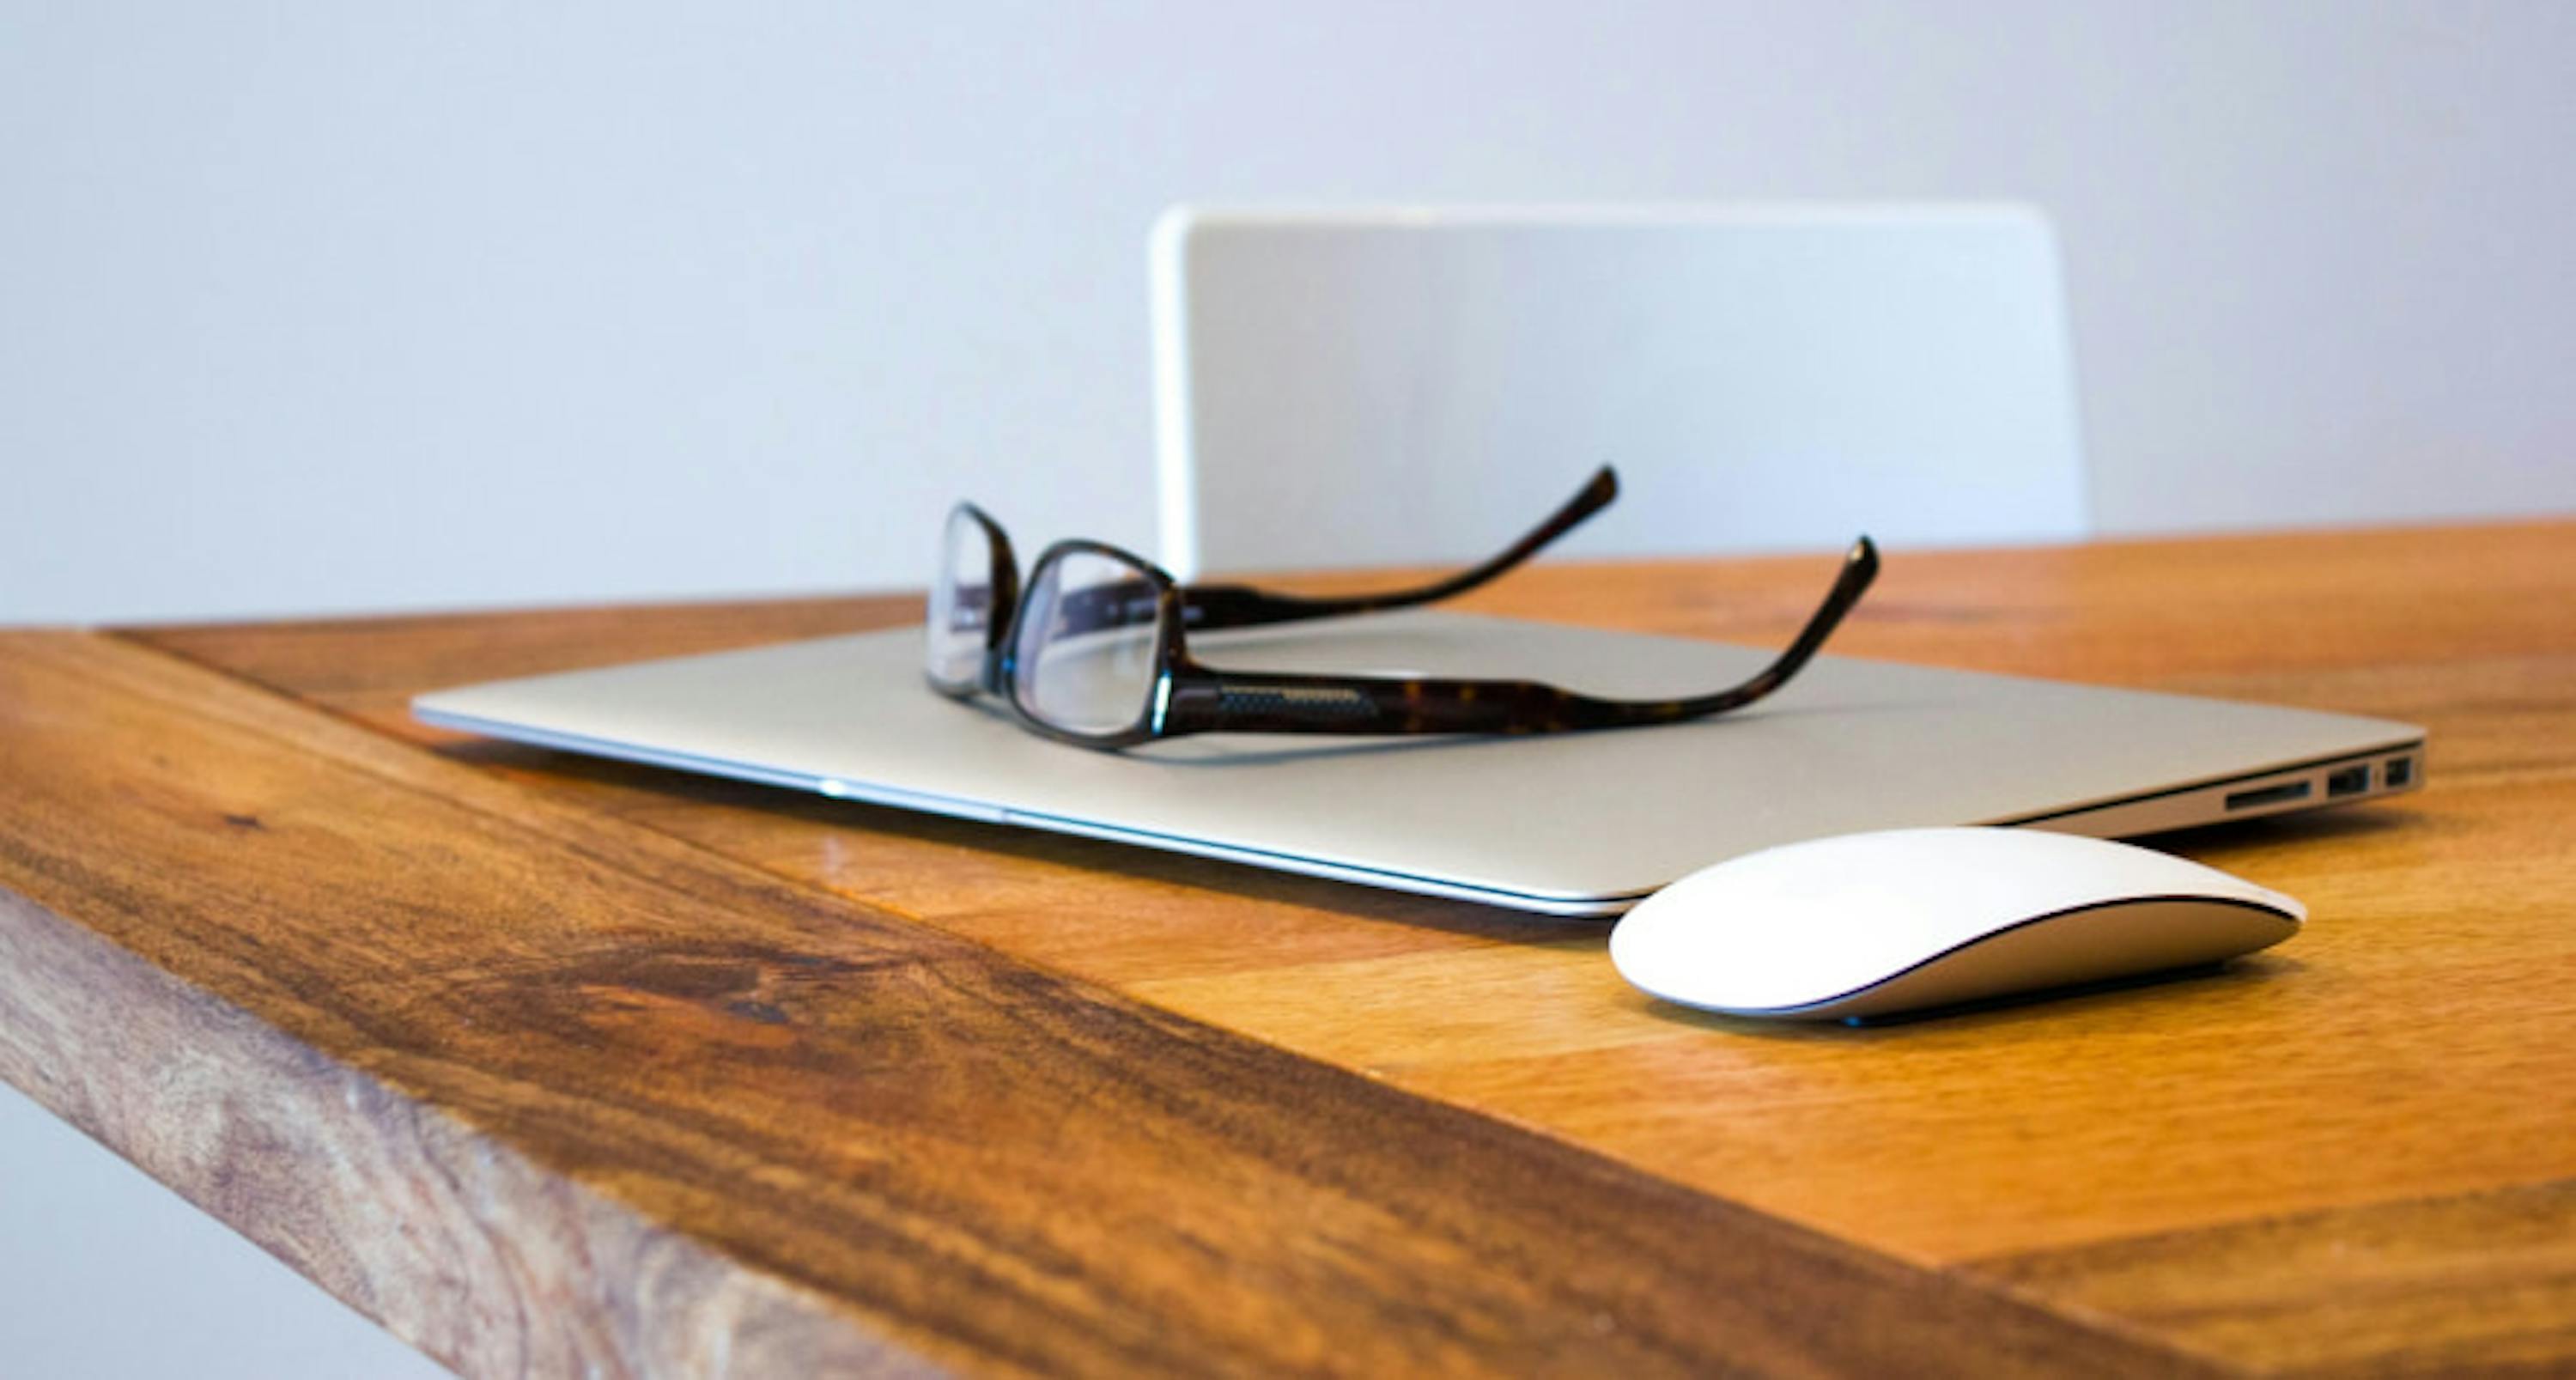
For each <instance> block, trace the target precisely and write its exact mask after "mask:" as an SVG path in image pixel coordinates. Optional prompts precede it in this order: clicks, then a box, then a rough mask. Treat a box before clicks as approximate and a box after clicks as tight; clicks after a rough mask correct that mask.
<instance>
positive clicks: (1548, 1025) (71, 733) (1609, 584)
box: [0, 522, 2576, 1375]
mask: <svg viewBox="0 0 2576 1380" xmlns="http://www.w3.org/2000/svg"><path fill="white" fill-rule="evenodd" d="M1820 578H1821V567H1820V566H1819V565H1818V564H1817V562H1816V561H1814V560H1802V561H1772V560H1765V561H1743V562H1729V563H1705V564H1672V565H1655V566H1592V567H1555V568H1546V569H1541V570H1538V571H1534V572H1531V573H1527V574H1524V575H1519V576H1515V577H1514V578H1513V579H1511V580H1510V581H1508V582H1506V584H1505V585H1504V587H1502V588H1500V589H1497V590H1494V591H1492V592H1491V593H1489V594H1488V595H1486V596H1484V597H1482V598H1480V599H1478V600H1476V601H1474V606H1476V607H1482V608H1486V609H1490V610H1498V611H1507V612H1513V613H1519V614H1524V615H1529V616H1534V617H1540V618H1554V619H1564V620H1579V621H1588V622H1600V623H1612V624H1619V625H1623V626H1629V627H1637V628H1647V629H1656V630H1662V631H1670V632H1680V633H1687V634H1694V635H1705V636H1710V637H1719V638H1733V639H1741V640H1746V641H1753V642H1764V643H1769V642H1776V641H1778V640H1779V639H1781V638H1783V637H1784V636H1785V635H1786V633H1787V632H1788V630H1789V629H1790V628H1791V627H1792V625H1793V624H1794V623H1795V622H1796V620H1797V619H1798V618H1799V617H1800V616H1801V615H1802V614H1803V613H1804V612H1805V611H1806V608H1807V601H1808V600H1809V599H1810V598H1812V597H1813V594H1814V587H1815V586H1816V584H1817V583H1818V581H1819V579H1820ZM1312 583H1314V584H1316V585H1318V586H1319V587H1321V586H1324V585H1327V584H1329V583H1331V582H1326V581H1316V582H1312ZM912 616H914V609H913V605H912V603H911V601H909V600H905V599H893V598H886V599H850V600H823V601H808V602H795V603H765V604H753V605H736V606H722V607H679V608H652V609H614V610H593V611H579V612H569V613H547V614H525V615H506V616H489V617H454V618H423V619H387V620H377V621H365V622H339V623H303V624H277V625H266V626H251V627H228V628H187V629H145V630H136V631H126V632H107V633H83V632H26V633H18V634H11V635H8V636H6V637H5V638H0V1077H6V1078H7V1079H8V1080H9V1081H10V1082H12V1083H15V1084H16V1085H18V1086H19V1087H21V1088H23V1089H25V1090H26V1091H28V1092H29V1093H30V1094H32V1095H33V1096H35V1097H36V1098H37V1099H38V1100H40V1101H42V1102H43V1103H45V1104H46V1105H47V1106H49V1107H51V1108H53V1109H54V1110H55V1111H56V1112H57V1113H59V1114H61V1115H62V1116H64V1117H66V1118H68V1119H70V1120H71V1121H73V1122H75V1123H76V1124H78V1125H79V1126H81V1127H82V1128H84V1129H85V1130H87V1131H88V1132H89V1133H90V1134H91V1135H93V1136H95V1137H97V1138H98V1139H100V1140H101V1141H103V1142H105V1143H106V1144H107V1145H109V1146H111V1147H112V1148H114V1149H115V1150H116V1151H118V1152H119V1153H121V1154H123V1155H125V1156H126V1157H128V1158H129V1159H131V1160H133V1161H134V1162H136V1163H137V1164H139V1165H141V1166H142V1167H144V1168H145V1169H147V1170H149V1171H150V1172H151V1173H153V1174H154V1175H156V1176H157V1177H159V1178H161V1179H162V1180H164V1181H165V1182H167V1183H169V1184H171V1185H173V1186H174V1187H176V1188H177V1189H178V1190H179V1191H180V1192H182V1193H184V1194H186V1195H187V1196H188V1197H189V1198H191V1199H192V1200H194V1201H195V1202H197V1203H198V1204H200V1205H202V1206H203V1207H205V1208H206V1209H207V1210H208V1211H210V1212H213V1213H215V1214H216V1215H218V1216H219V1217H221V1218H223V1219H224V1220H226V1221H228V1222H230V1223H232V1224H233V1225H234V1226H236V1227H238V1228H239V1229H240V1230H242V1231H243V1232H245V1233H247V1234H248V1235H250V1236H251V1237H253V1238H254V1239H256V1240H258V1241H259V1242H261V1243H262V1244H263V1245H265V1246H266V1247H268V1248H269V1249H270V1250H272V1251H274V1252H276V1253H277V1254H278V1255H280V1256H282V1257H283V1258H285V1259H286V1260H287V1261H289V1262H290V1263H291V1264H293V1265H294V1266H295V1267H296V1268H297V1269H299V1270H301V1271H303V1272H304V1273H305V1274H307V1275H309V1276H311V1277H312V1278H314V1279H315V1280H318V1281H320V1282H321V1283H322V1284H323V1285H325V1286H326V1287H328V1288H330V1289H331V1290H332V1291H334V1292H335V1293H337V1294H339V1295H340V1296H341V1297H343V1298H345V1299H347V1300H349V1301H350V1302H351V1303H353V1304H355V1305H356V1306H357V1307H359V1308H361V1309H363V1310H364V1311H366V1312H367V1313H369V1314H370V1315H372V1316H374V1317H376V1318H379V1319H381V1320H383V1321H384V1322H385V1324H386V1325H387V1326H389V1327H391V1328H392V1329H393V1330H394V1331H396V1332H397V1333H399V1334H401V1335H402V1336H404V1337H406V1338H409V1339H410V1340H412V1341H413V1342H415V1343H417V1344H418V1345H420V1346H422V1347H424V1348H425V1349H427V1350H428V1351H430V1352H431V1353H432V1354H434V1355H437V1356H439V1357H442V1358H444V1359H446V1360H448V1361H449V1362H450V1363H452V1364H455V1365H457V1366H459V1367H461V1368H462V1369H464V1370H466V1371H468V1372H471V1373H476V1374H516V1373H520V1372H521V1371H527V1372H532V1373H537V1374H546V1375H560V1374H575V1373H580V1372H582V1371H583V1370H584V1369H585V1368H586V1367H597V1368H598V1371H599V1372H600V1373H607V1374H618V1373H626V1372H657V1373H670V1372H715V1371H725V1370H728V1369H729V1370H730V1371H732V1372H733V1373H744V1374H780V1375H803V1374H809V1373H813V1372H815V1371H816V1370H818V1369H824V1368H830V1367H833V1366H836V1365H844V1364H856V1363H873V1364H879V1365H885V1366H889V1367H905V1368H908V1367H916V1366H918V1367H936V1368H951V1367H953V1368H963V1369H968V1370H1005V1371H1008V1370H1033V1371H1034V1370H1043V1371H1071V1372H1094V1373H1112V1374H1126V1373H1132V1372H1135V1371H1138V1370H1151V1369H1163V1368H1169V1369H1181V1370H1198V1369H1225V1370H1246V1369H1265V1370H1266V1369H1315V1370H1334V1371H1343V1372H1350V1373H1359V1374H1386V1373H1390V1372H1397V1371H1413V1370H1511V1371H1525V1370H1527V1371H1542V1370H1572V1371H1588V1372H1593V1373H1602V1374H1620V1375H1634V1374H1645V1373H1653V1372H1678V1373H1702V1374H1704V1373H1708V1372H1710V1371H1713V1370H1718V1369H1721V1368H1725V1367H1728V1366H1744V1367H1750V1368H1756V1369H1762V1370H1771V1371H1797V1372H1808V1371H1816V1370H1839V1371H1852V1372H1864V1373H1871V1372H1874V1373H1896V1372H1903V1373H1925V1372H1945V1371H1947V1372H1965V1373H1973V1374H1995V1373H2001V1372H2012V1371H2040V1372H2056V1373H2067V1372H2075V1373H2088V1374H2089V1373H2106V1372H2130V1371H2197V1370H2211V1369H2221V1370H2223V1369H2247V1370H2308V1369H2329V1370H2340V1369H2361V1368H2376V1369H2386V1370H2398V1371H2406V1370H2433V1369H2446V1368H2455V1367H2468V1366H2512V1365H2523V1366H2530V1367H2534V1368H2562V1369H2563V1368H2568V1367H2576V903H2571V901H2570V899H2569V897H2570V895H2571V892H2576V842H2571V839H2576V811H2571V807H2576V523H2568V522H2560V523H2552V524H2537V525H2523V526H2511V527H2482V528H2461V529H2451V530H2427V531H2395V532H2377V533H2367V534H2334V535H2300V536H2276V537H2258V538H2243V539H2222V540H2196V541H2188V542H2171V543H2139V544H2106V545H2098V546H2091V547H2085V548H2079V549H2068V550H2036V551H2015V552H2003V553H1988V554H1961V553H1951V554H1928V555H1914V554H1908V553H1904V552H1898V553H1896V554H1895V555H1894V556H1893V557H1892V559H1891V562H1890V565H1889V569H1888V574H1887V576H1886V579H1885V582H1884V583H1883V585H1882V586H1881V588H1880V589H1879V590H1878V591H1877V592H1876V593H1875V594H1874V595H1873V596H1872V597H1871V599H1870V600H1869V602H1868V603H1867V604H1866V605H1864V606H1863V608H1862V610H1861V612H1860V614H1859V615H1858V617H1857V618H1856V619H1855V621H1854V622H1853V623H1852V624H1851V625H1850V626H1849V627H1848V628H1847V629H1846V630H1845V632H1844V634H1843V637H1842V640H1841V642H1840V643H1839V646H1838V650H1840V651H1843V652H1847V653H1855V654H1862V655H1870V656H1880V657H1891V658H1898V659H1905V660H1918V661H1925V662H1937V663H1941V664H1947V665H1956V666H1974V667H1985V668H1992V669H1997V670H2005V671H2017V672H2034V673H2040V674H2048V675H2058V676H2065V677H2070V678H2074V679H2082V680H2092V681H2100V682H2105V683H2115V684H2125V685H2145V686H2155V687H2160V688H2167V689H2175V690H2185V691H2197V692H2205V693H2210V694H2217V695H2233V696H2240V697H2246V698H2255V699H2263V700H2272V701H2279V702H2284V703H2292V704H2305V705H2312V706H2316V707H2318V708H2326V709H2339V710H2351V711H2356V712H2360V713H2367V714H2379V715H2388V716H2392V717H2396V718H2403V719H2410V720H2414V721H2417V722H2420V723H2423V724H2426V725H2428V726H2429V727H2430V729H2431V731H2432V751H2431V756H2432V761H2433V767H2432V770H2431V774H2430V787H2429V789H2427V790H2425V791H2424V792H2422V793H2421V794H2418V795H2415V796H2411V797H2408V798H2406V799H2404V800H2402V801H2398V802H2394V803H2391V804H2387V805H2382V806H2372V807H2364V808H2359V809H2354V810H2350V811H2346V812H2341V813H2326V814H2321V815H2317V816H2313V817H2309V818H2304V819H2298V820H2293V821H2286V822H2277V823H2258V824H2249V825H2239V826H2234V827H2230V828H2225V829H2213V830H2207V831H2202V832H2199V833H2196V834H2192V835H2189V836H2184V837H2179V838H2176V839H2173V840H2171V841H2170V842H2171V843H2172V844H2173V846H2175V847H2177V848H2179V849H2181V850H2182V851H2184V852H2186V853H2188V854H2190V855H2192V856H2195V857H2199V858H2203V859H2206V860H2208V861H2211V862H2214V863H2217V864H2219V865H2220V866H2223V867H2228V868H2231V869H2235V870H2237V871H2241V872H2244V873H2247V874H2249V875H2251V876H2253V877H2255V878H2257V879H2259V880H2261V881H2263V882H2265V883H2267V884H2270V885H2273V886H2278V887H2281V888H2283V889H2286V890H2288V891H2290V892H2292V893H2294V894H2296V895H2299V896H2301V897H2303V898H2305V899H2306V900H2307V901H2308V902H2309V903H2310V905H2311V906H2312V907H2313V908H2314V912H2315V919H2314V921H2313V923H2312V924H2311V926H2310V928H2309V930H2308V932H2307V933H2306V934H2304V935H2302V936H2301V937H2300V938H2298V939H2297V940H2295V941H2293V942H2292V943H2290V944H2289V945H2287V946H2285V947H2284V948H2283V949H2281V950H2279V951H2277V952H2276V953H2274V954H2272V955H2268V956H2265V957H2263V958H2261V959H2259V960H2256V961H2253V962H2249V963H2246V964H2244V965H2242V966H2241V967H2240V968H2238V969H2236V970H2233V971H2231V972H2230V973H2228V974H2225V975H2222V976H2218V977H2215V978H2209V979H2203V980H2196V981H2189V982H2183V983H2176V984H2169V985H2164V986H2159V987H2154V988H2148V989H2142V990H2133V991H2128V992H2122V993H2114V994H2105V995H2096V996H2090V997H2084V998H2080V999H2075V1000H2068V1001H2060V1002H2054V1003H2048V1004H2044V1005H2036V1006H2027V1007H2021V1008H2015V1009H2010V1010H2002V1011H1994V1012H1988V1013H1985V1014H1980V1015H1972V1016H1965V1017H1958V1018H1952V1019H1944V1020H1937V1021H1931V1022H1924V1023H1917V1024H1912V1025H1904V1026H1898V1027H1893V1028H1881V1029H1864V1030H1850V1029H1843V1028H1804V1027H1798V1028H1784V1027H1759V1026H1753V1025H1746V1024H1736V1023H1730V1022H1726V1021H1723V1020H1717V1019H1700V1018H1695V1017H1693V1016H1690V1015H1688V1014H1685V1013H1681V1012H1678V1011H1676V1010H1673V1009H1670V1008H1663V1007H1659V1006H1657V1005H1655V1004H1653V1003H1651V1002H1649V1001H1647V1000H1646V999H1644V998H1643V997H1641V996H1639V995H1637V994H1636V993H1634V992H1632V991H1630V990H1629V989H1627V988H1626V987H1624V986H1623V985H1622V984H1621V983H1620V982H1619V980H1618V979H1617V978H1616V977H1615V976H1614V975H1613V973H1612V972H1611V970H1610V967H1609V965H1608V964H1607V963H1606V962H1605V961H1604V960H1603V955H1602V930H1601V929H1599V928H1598V927H1596V926H1594V925H1591V924H1586V923H1569V922H1546V921H1536V920H1531V919H1526V918H1521V917H1517V916H1512V915H1506V914H1501V913H1497V912H1493V911H1488V910H1482V909H1478V908H1476V907H1473V906H1469V905H1465V904H1459V903H1451V902H1442V901H1437V900H1431V899H1425V898H1419V897H1406V896H1398V895H1392V894H1385V893H1379V892H1374V891H1368V890H1362V889H1359V888H1355V887H1347V886H1342V885H1338V884H1334V883H1328V882H1322V881H1313V880H1301V879H1296V878H1288V877H1281V876H1274V875H1268V874H1264V873H1259V872H1254V871H1248V870H1244V869H1240V868H1235V867H1231V866H1227V865H1223V864H1216V863H1206V862H1199V861H1193V860H1189V859H1185V858H1178V857H1171V856H1163V855H1157V854H1151V853H1145V852H1139V851H1132V850H1127V849H1122V848H1118V847H1114V846H1110V845H1104V844H1092V843H1087V842H1083V841H1079V840H1071V839H1063V838H1054V837H1047V836H1041V835H1034V834H1024V833H1017V832H1011V831H1007V830H1002V829H996V828H987V827H981V826H974V825H968V824H962V823H956V822H950V821H943V820H938V819H931V818H924V817H918V816H913V815H907V814H901V813H896V812H891V811H883V810H877V809H872V808H869V807H864V806H857V805H850V804H843V803H832V802H826V801H822V800H815V799H804V798H799V797H794V796H790V795H787V794H784V793H774V792H769V791H763V790H758V789H753V788H748V787H735V786H730V785H726V784H721V783H714V782H708V781H700V780H692V779H688V778H684V777H680V776H675V775H665V774H659V773H655V772H650V771H645V770H641V769H627V768H622V767H617V766H612V765H607V764H602V763H596V762H589V761H583V760H578V759H574V758H569V757H560V756H552V755H548V754H545V753H540V752H534V751H526V750H520V749H516V748H509V747H503V746H498V745H493V744H488V743H479V742H470V741H464V740H459V739H455V738H450V737H446V736H442V735H439V734H436V733H433V732H429V731H426V730H424V729H422V728H420V727H418V726H416V725H414V724H412V723H411V722H409V721H408V719H407V718H406V717H405V715H404V712H403V704H404V700H405V698H406V697H407V696H408V695H410V694H411V693H412V692H414V691H415V690H419V689H423V688H427V687H430V686H434V685H439V684H445V683H451V682H457V681H465V680H473V679H479V678H484V677H490V676H499V675H507V674H517V673H524V672H533V671H538V670H544V669H552V668H558V667H569V666H576V665H583V664H590V663H599V662H608V661H615V660H619V659H623V658H631V657H639V656H645V655H651V654H661V653H673V652H681V651H689V650H699V649H708V648H715V647H723V646H732V645H737V644H744V643H751V642H757V641H762V640H768V639H775V638H784V637H795V636H806V635H816V634H823V633H830V632H838V631H843V630H848V629H856V628H865V627H872V626H878V625H882V624H888V623H893V622H896V621H899V620H903V619H907V618H910V617H912ZM1793 693H1794V692H1793Z"/></svg>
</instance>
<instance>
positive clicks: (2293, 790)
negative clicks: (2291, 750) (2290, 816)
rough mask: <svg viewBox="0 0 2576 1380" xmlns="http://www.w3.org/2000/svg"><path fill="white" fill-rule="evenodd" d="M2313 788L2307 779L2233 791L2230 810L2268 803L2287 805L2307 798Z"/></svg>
mask: <svg viewBox="0 0 2576 1380" xmlns="http://www.w3.org/2000/svg"><path fill="white" fill-rule="evenodd" d="M2310 789H2311V788H2310V787H2309V785H2308V783H2307V782H2305V781H2284V782H2282V783H2281V784H2279V785H2277V786H2257V787H2255V788H2254V789H2252V790H2250V791H2235V792H2231V793H2230V794H2229V795H2228V797H2227V808H2228V809H2230V810H2257V809H2261V808H2262V807H2263V806H2266V805H2286V804H2288V803H2290V802H2291V801H2293V800H2305V799H2307V798H2308V793H2309V790H2310Z"/></svg>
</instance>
